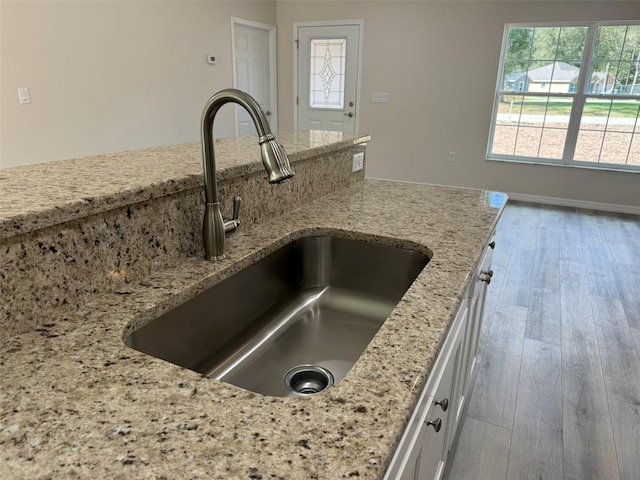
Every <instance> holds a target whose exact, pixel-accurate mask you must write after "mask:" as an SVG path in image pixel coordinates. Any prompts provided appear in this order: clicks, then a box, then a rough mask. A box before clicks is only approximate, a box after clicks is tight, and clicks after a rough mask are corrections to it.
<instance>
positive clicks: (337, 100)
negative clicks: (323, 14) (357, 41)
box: [309, 38, 347, 110]
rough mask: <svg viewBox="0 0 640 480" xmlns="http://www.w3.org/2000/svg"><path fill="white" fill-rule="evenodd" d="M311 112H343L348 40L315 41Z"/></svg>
mask: <svg viewBox="0 0 640 480" xmlns="http://www.w3.org/2000/svg"><path fill="white" fill-rule="evenodd" d="M309 50H310V54H311V58H310V62H309V108H330V109H339V110H342V109H343V108H344V103H345V102H344V94H345V65H346V56H347V39H346V38H312V39H311V44H310V46H309Z"/></svg>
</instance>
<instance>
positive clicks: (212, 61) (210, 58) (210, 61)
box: [207, 55, 218, 65]
mask: <svg viewBox="0 0 640 480" xmlns="http://www.w3.org/2000/svg"><path fill="white" fill-rule="evenodd" d="M207 63H208V64H209V65H215V64H216V63H218V58H217V57H216V56H215V55H207Z"/></svg>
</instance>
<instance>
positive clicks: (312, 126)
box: [294, 21, 363, 133]
mask: <svg viewBox="0 0 640 480" xmlns="http://www.w3.org/2000/svg"><path fill="white" fill-rule="evenodd" d="M362 28H363V25H362V22H361V21H358V22H355V23H351V24H331V25H307V24H298V25H297V28H296V33H297V42H296V43H297V50H296V51H297V55H296V59H297V62H296V63H297V68H296V70H297V72H296V85H297V89H296V90H297V91H296V98H295V103H296V105H295V109H294V113H295V116H296V126H297V129H298V130H332V131H343V132H349V133H355V132H356V131H357V128H358V123H359V122H358V101H359V97H358V92H359V81H360V63H361V62H360V58H361V53H360V44H361V36H362Z"/></svg>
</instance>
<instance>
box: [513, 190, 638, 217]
mask: <svg viewBox="0 0 640 480" xmlns="http://www.w3.org/2000/svg"><path fill="white" fill-rule="evenodd" d="M508 195H509V199H510V200H515V201H519V202H529V203H542V204H545V205H558V206H561V207H574V208H582V209H585V210H602V211H605V212H616V213H630V214H632V215H640V207H634V206H632V205H618V204H615V203H601V202H588V201H585V200H573V199H571V198H557V197H544V196H541V195H527V194H524V193H508Z"/></svg>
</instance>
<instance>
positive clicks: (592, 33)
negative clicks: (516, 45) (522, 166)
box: [486, 21, 640, 172]
mask: <svg viewBox="0 0 640 480" xmlns="http://www.w3.org/2000/svg"><path fill="white" fill-rule="evenodd" d="M635 25H640V21H623V22H575V23H566V22H562V23H526V24H506V25H505V30H504V35H503V42H502V50H501V53H500V66H499V69H498V79H497V82H496V92H495V98H494V107H493V114H492V119H491V130H490V134H489V142H488V145H487V154H486V155H487V159H489V160H502V161H516V162H523V163H535V164H546V165H561V166H571V167H583V168H594V169H605V170H622V171H629V172H640V164H639V165H633V164H629V161H630V160H631V159H630V158H629V155H630V154H631V147H632V145H633V142H640V78H639V79H638V84H637V86H636V89H634V91H633V92H632V93H629V94H628V93H624V92H616V91H610V92H608V93H603V92H601V91H600V92H599V93H590V92H591V91H595V92H598V87H595V88H594V82H592V76H593V73H594V72H593V66H592V62H591V60H592V56H593V53H594V52H593V51H594V47H595V43H596V35H597V31H598V27H603V26H635ZM544 27H555V28H562V27H567V28H568V27H585V28H587V35H586V41H585V47H584V51H583V55H582V60H581V68H580V73H579V76H578V82H577V84H574V83H571V84H570V85H569V90H568V92H567V93H563V92H549V91H542V92H541V91H538V92H536V91H526V88H525V87H526V85H525V82H524V81H519V82H518V85H517V89H512V90H508V89H507V88H506V85H505V84H506V83H507V82H505V77H504V65H505V60H506V52H507V48H508V32H509V29H517V28H522V29H528V28H533V29H535V28H544ZM585 65H586V66H587V67H586V68H583V67H584V66H585ZM596 83H597V82H596ZM636 91H637V93H636ZM504 95H511V96H514V97H521V99H522V101H524V99H525V98H526V97H533V98H540V99H541V100H544V99H547V102H549V100H550V99H552V98H559V99H566V100H567V101H571V102H572V108H571V114H570V117H569V122H568V127H567V133H566V141H565V142H564V149H563V153H562V156H561V158H553V157H545V156H540V155H538V156H535V157H534V156H525V155H518V154H515V153H513V154H499V153H493V152H492V146H493V141H494V134H495V129H496V124H497V115H498V108H499V104H500V99H501V97H503V96H504ZM589 99H597V100H610V101H611V102H610V107H609V114H610V112H611V108H612V106H613V102H614V101H616V100H630V101H636V102H638V104H639V110H638V111H637V114H636V117H635V123H634V125H633V127H634V128H633V131H632V132H633V133H632V140H631V142H630V145H629V149H628V152H627V161H626V163H625V164H619V163H606V162H600V156H601V154H602V146H601V150H600V153H599V155H598V159H597V161H595V160H580V159H575V158H574V154H575V150H576V146H577V140H578V134H579V131H580V127H581V122H582V112H583V108H584V105H585V104H586V103H587V101H588V100H589ZM545 116H546V112H545ZM608 120H609V117H607V126H608ZM542 129H543V130H544V129H545V127H544V123H543V126H542ZM605 132H613V133H615V131H613V130H605ZM604 137H605V136H604V135H603V143H604ZM540 144H542V134H541V136H540ZM514 148H515V147H514ZM538 151H540V148H539V149H538ZM634 161H636V159H635V157H634Z"/></svg>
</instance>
